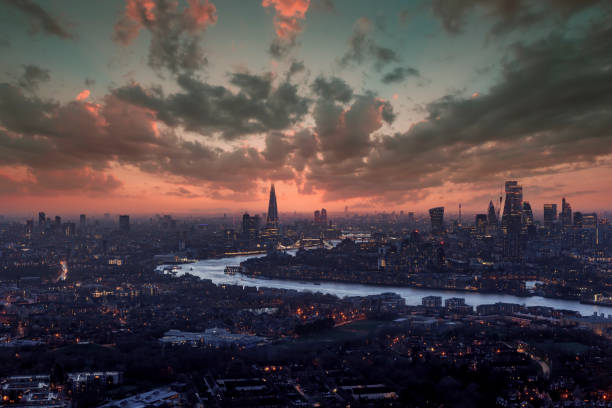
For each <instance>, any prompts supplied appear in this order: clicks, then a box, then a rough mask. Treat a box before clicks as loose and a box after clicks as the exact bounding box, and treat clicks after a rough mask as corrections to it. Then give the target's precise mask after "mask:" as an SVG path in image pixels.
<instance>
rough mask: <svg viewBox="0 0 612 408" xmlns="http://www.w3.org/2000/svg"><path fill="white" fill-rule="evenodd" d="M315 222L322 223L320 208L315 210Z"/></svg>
mask: <svg viewBox="0 0 612 408" xmlns="http://www.w3.org/2000/svg"><path fill="white" fill-rule="evenodd" d="M314 223H315V224H320V223H321V211H319V210H315V212H314Z"/></svg>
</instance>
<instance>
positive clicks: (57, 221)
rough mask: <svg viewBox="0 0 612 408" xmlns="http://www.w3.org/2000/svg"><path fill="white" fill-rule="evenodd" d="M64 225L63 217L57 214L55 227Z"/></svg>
mask: <svg viewBox="0 0 612 408" xmlns="http://www.w3.org/2000/svg"><path fill="white" fill-rule="evenodd" d="M61 225H62V217H60V216H59V215H56V216H55V227H56V228H59V227H61Z"/></svg>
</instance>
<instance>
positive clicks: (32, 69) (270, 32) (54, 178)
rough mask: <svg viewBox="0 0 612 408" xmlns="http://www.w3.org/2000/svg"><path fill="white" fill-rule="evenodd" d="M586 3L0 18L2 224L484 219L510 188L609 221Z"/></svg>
mask: <svg viewBox="0 0 612 408" xmlns="http://www.w3.org/2000/svg"><path fill="white" fill-rule="evenodd" d="M587 3H589V4H587ZM587 3H584V4H582V5H580V4H579V3H576V4H573V3H567V4H565V3H562V4H561V3H560V4H555V3H554V2H551V4H550V8H549V9H546V11H544V8H545V7H546V6H545V5H544V4H542V5H540V6H541V7H539V6H535V5H534V6H532V7H526V8H524V9H522V8H520V7H516V8H512V7H509V8H504V7H503V6H502V5H501V3H500V4H498V3H496V2H492V3H491V4H484V3H483V4H479V3H478V2H474V3H473V4H471V3H470V2H467V3H466V4H465V5H463V6H461V7H457V8H456V9H454V10H452V11H450V12H449V10H446V9H444V7H443V6H442V5H441V4H439V2H434V3H432V5H431V6H430V7H426V6H424V5H423V4H420V3H418V2H414V3H411V2H408V3H405V4H401V3H398V4H395V3H390V2H389V3H386V4H384V5H380V4H378V5H377V4H374V3H370V2H361V3H356V4H355V6H354V7H346V4H344V3H342V2H340V3H338V4H336V3H333V2H331V1H325V0H316V1H315V0H313V1H309V0H300V1H285V0H265V1H263V2H249V3H248V4H244V5H243V4H242V3H241V7H237V4H233V3H232V2H231V1H230V2H228V1H224V2H219V4H217V2H215V1H195V0H193V1H191V0H190V1H185V2H183V1H178V2H175V1H168V2H164V3H162V4H161V5H158V4H156V2H154V1H152V0H130V1H127V2H122V1H114V2H108V3H105V4H104V6H102V5H101V4H92V5H90V7H86V8H85V7H83V6H82V5H80V3H79V2H70V1H64V2H56V3H49V4H46V5H45V7H43V6H39V5H38V4H36V3H34V2H29V1H18V0H7V1H4V2H3V3H1V4H2V6H1V7H2V8H3V10H4V12H3V15H4V17H3V19H4V22H5V24H3V27H4V28H3V29H2V30H0V35H1V36H0V40H1V41H0V49H1V50H2V53H3V55H4V56H5V58H4V64H3V66H4V67H3V68H4V69H3V70H2V72H0V101H1V102H0V151H1V152H2V156H1V157H2V163H0V195H1V196H2V202H3V208H2V213H4V214H7V215H26V214H28V213H31V212H36V211H38V210H39V209H45V210H46V211H49V212H54V213H80V212H87V213H106V212H113V213H122V212H126V213H132V214H154V213H176V214H191V213H200V214H209V215H210V214H218V213H222V212H240V211H260V210H261V208H260V207H261V203H262V202H264V201H265V195H266V191H267V189H268V188H269V185H270V183H276V185H278V186H279V198H280V199H281V201H282V202H283V208H282V210H283V211H287V212H293V211H297V212H304V213H308V212H311V211H313V209H315V208H321V207H326V208H328V209H330V210H331V211H343V209H344V208H345V207H346V206H348V207H349V208H351V209H354V210H355V211H358V212H362V213H366V212H381V211H398V212H399V211H402V210H403V211H415V212H425V211H427V209H428V208H431V207H434V206H445V207H447V208H450V209H452V208H457V207H458V205H459V204H461V205H462V206H463V208H464V209H465V210H466V211H471V212H473V213H477V212H481V211H484V210H485V209H486V206H487V205H488V203H489V201H490V200H493V201H494V202H495V201H496V200H497V198H498V197H499V194H500V191H501V190H502V189H503V184H504V182H505V181H506V180H513V179H517V180H519V181H520V182H521V184H522V185H523V186H524V188H525V196H526V197H528V200H529V201H530V202H531V203H532V206H533V207H534V211H535V212H536V213H537V212H541V211H542V206H543V204H545V203H548V202H558V201H560V200H561V198H562V197H567V198H568V200H570V201H571V202H572V203H574V206H575V207H577V208H581V209H582V210H583V211H598V212H605V211H609V210H610V204H609V203H610V202H611V201H612V190H610V189H609V188H608V187H609V175H610V168H611V167H610V166H611V163H612V161H611V159H612V155H611V154H612V151H611V150H610V149H611V147H610V146H611V145H612V144H611V143H609V141H610V121H609V118H610V108H611V106H612V101H611V100H610V97H609V96H605V95H610V92H609V90H608V88H609V84H610V82H611V81H610V79H611V78H610V75H611V74H610V72H611V70H610V64H612V57H611V56H610V55H609V53H608V52H605V51H604V50H605V49H606V45H610V44H609V43H610V40H609V38H610V35H606V34H609V33H610V30H611V28H610V27H609V24H607V23H606V16H607V15H608V14H609V12H610V10H609V8H608V7H606V6H605V5H604V4H599V3H598V2H592V4H591V2H587ZM541 8H542V9H541ZM452 13H455V14H454V15H453V14H452ZM523 14H525V15H532V16H533V21H531V20H521V17H522V16H523ZM477 21H479V22H481V23H480V24H476V22H477ZM608 22H609V21H608ZM28 27H29V28H28ZM561 27H564V28H565V29H564V30H562V29H561ZM26 50H27V51H26ZM534 84H538V87H535V86H534ZM33 203H36V204H35V205H34V204H33Z"/></svg>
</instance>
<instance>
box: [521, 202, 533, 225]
mask: <svg viewBox="0 0 612 408" xmlns="http://www.w3.org/2000/svg"><path fill="white" fill-rule="evenodd" d="M522 216H523V218H522V220H523V225H526V226H529V225H533V211H532V210H531V204H529V201H523V212H522Z"/></svg>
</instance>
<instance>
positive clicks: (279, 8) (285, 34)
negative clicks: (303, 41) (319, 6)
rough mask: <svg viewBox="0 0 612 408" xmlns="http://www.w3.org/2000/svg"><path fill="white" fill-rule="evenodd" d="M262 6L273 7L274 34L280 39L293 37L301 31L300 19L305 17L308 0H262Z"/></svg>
mask: <svg viewBox="0 0 612 408" xmlns="http://www.w3.org/2000/svg"><path fill="white" fill-rule="evenodd" d="M261 5H262V6H263V7H274V9H275V10H276V16H275V17H274V27H275V28H276V35H277V36H278V37H279V38H282V39H290V40H291V39H293V38H295V36H296V35H297V34H298V33H299V32H300V31H302V25H301V23H300V20H303V19H304V18H305V17H306V12H307V11H308V7H309V6H310V0H263V1H262V3H261Z"/></svg>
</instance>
